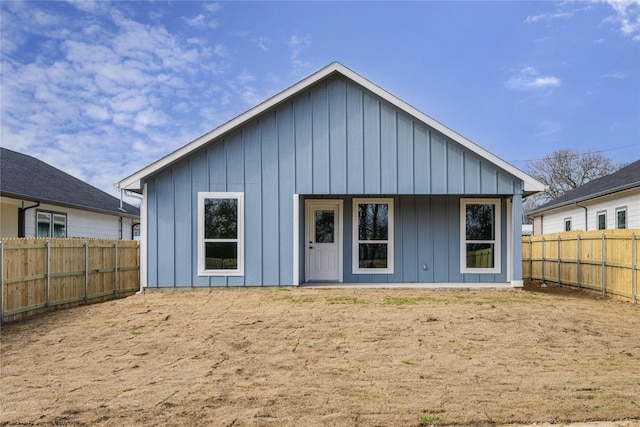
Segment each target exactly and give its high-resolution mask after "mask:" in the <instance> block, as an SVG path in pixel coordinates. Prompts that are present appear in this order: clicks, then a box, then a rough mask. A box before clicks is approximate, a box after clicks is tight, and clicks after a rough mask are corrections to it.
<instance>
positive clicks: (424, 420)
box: [418, 415, 445, 425]
mask: <svg viewBox="0 0 640 427" xmlns="http://www.w3.org/2000/svg"><path fill="white" fill-rule="evenodd" d="M418 421H419V422H420V424H421V425H423V424H424V425H442V424H444V422H445V421H444V418H442V417H439V416H437V415H420V417H418Z"/></svg>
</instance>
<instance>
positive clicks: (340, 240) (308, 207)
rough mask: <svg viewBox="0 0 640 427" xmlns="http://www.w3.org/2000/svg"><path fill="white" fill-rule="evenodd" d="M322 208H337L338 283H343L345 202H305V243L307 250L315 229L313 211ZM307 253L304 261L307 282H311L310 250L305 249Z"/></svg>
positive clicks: (330, 200) (337, 200)
mask: <svg viewBox="0 0 640 427" xmlns="http://www.w3.org/2000/svg"><path fill="white" fill-rule="evenodd" d="M321 206H327V207H334V206H337V210H338V212H337V216H338V218H337V221H338V224H337V225H338V226H337V227H336V228H337V229H336V230H335V239H336V240H337V242H336V243H337V244H338V283H342V282H343V280H344V274H343V273H344V268H343V264H344V226H343V217H344V215H343V214H342V212H344V201H343V200H341V199H307V200H306V201H305V210H304V218H305V228H304V229H305V231H304V236H303V237H304V239H305V240H304V243H305V248H308V246H309V245H307V244H306V243H307V239H309V236H310V233H312V231H311V228H312V227H313V220H312V218H311V212H312V211H313V209H314V208H317V207H321ZM304 253H305V260H304V265H305V274H304V277H305V281H306V282H309V280H310V278H309V277H310V274H309V250H308V249H305V251H304Z"/></svg>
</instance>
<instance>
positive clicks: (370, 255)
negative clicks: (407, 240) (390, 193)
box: [353, 199, 393, 274]
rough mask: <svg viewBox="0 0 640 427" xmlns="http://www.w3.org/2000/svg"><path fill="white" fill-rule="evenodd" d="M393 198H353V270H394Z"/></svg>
mask: <svg viewBox="0 0 640 427" xmlns="http://www.w3.org/2000/svg"><path fill="white" fill-rule="evenodd" d="M392 202H393V200H392V199H367V200H354V268H353V270H354V273H356V274H357V273H369V274H389V273H392V272H393V240H392V236H393V231H392V227H393V203H392Z"/></svg>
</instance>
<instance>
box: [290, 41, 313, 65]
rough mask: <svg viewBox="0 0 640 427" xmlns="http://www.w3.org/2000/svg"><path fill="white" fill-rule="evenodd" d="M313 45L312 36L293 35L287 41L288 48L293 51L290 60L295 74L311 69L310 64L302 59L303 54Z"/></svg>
mask: <svg viewBox="0 0 640 427" xmlns="http://www.w3.org/2000/svg"><path fill="white" fill-rule="evenodd" d="M310 45H311V36H310V35H309V34H306V35H304V36H299V35H295V34H294V35H292V36H291V37H289V40H287V46H288V47H289V49H291V53H290V56H289V57H290V59H291V66H292V68H293V71H294V74H300V73H301V72H303V71H305V70H306V69H307V68H308V67H309V63H308V62H305V61H303V60H302V59H301V56H302V52H303V51H304V50H305V49H306V48H307V47H309V46H310Z"/></svg>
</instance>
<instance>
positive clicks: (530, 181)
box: [117, 62, 545, 193]
mask: <svg viewBox="0 0 640 427" xmlns="http://www.w3.org/2000/svg"><path fill="white" fill-rule="evenodd" d="M334 73H338V74H342V75H343V76H345V77H346V78H348V79H350V80H352V81H354V82H355V83H357V84H359V85H360V86H362V87H364V88H365V89H367V90H369V91H371V92H372V93H373V94H375V95H377V96H379V97H381V98H382V99H384V100H385V101H388V102H390V103H391V104H393V105H394V106H396V107H397V108H399V109H401V110H403V111H405V112H406V113H407V114H410V115H412V116H414V117H415V118H416V119H418V120H419V121H421V122H423V123H424V124H426V125H427V126H430V127H432V128H434V129H435V130H436V131H438V132H440V133H442V134H443V135H444V136H445V137H446V138H449V139H452V140H453V141H455V142H457V143H459V144H460V145H462V146H463V147H465V148H467V149H468V150H470V151H472V152H474V153H475V154H477V155H479V156H480V157H482V158H484V159H486V160H488V161H490V162H491V163H493V164H494V165H496V166H497V167H498V168H501V169H503V170H505V171H506V172H508V173H510V174H512V175H514V176H515V177H517V178H519V179H521V180H522V181H523V182H524V191H525V193H528V192H534V193H535V192H538V191H543V190H544V188H545V187H544V184H542V183H541V182H539V181H537V180H535V179H534V178H532V177H531V176H529V175H528V174H526V173H524V172H522V171H521V170H519V169H518V168H516V167H514V166H512V165H511V164H509V163H507V162H505V161H504V160H502V159H500V158H499V157H497V156H495V155H494V154H492V153H490V152H489V151H487V150H485V149H484V148H482V147H480V146H479V145H476V144H475V143H473V142H471V141H470V140H468V139H467V138H465V137H463V136H462V135H460V134H458V133H456V132H454V131H453V130H451V129H449V128H448V127H446V126H444V125H443V124H441V123H439V122H438V121H436V120H434V119H432V118H431V117H429V116H427V115H426V114H424V113H422V112H421V111H419V110H417V109H416V108H414V107H412V106H411V105H409V104H407V103H406V102H404V101H402V100H400V99H399V98H397V97H395V96H394V95H392V94H390V93H389V92H387V91H386V90H384V89H382V88H381V87H379V86H377V85H375V84H373V83H372V82H370V81H369V80H367V79H365V78H364V77H362V76H360V75H358V74H356V73H355V72H353V71H351V70H350V69H348V68H346V67H345V66H343V65H342V64H340V63H338V62H334V63H332V64H329V65H328V66H326V67H324V68H322V69H321V70H319V71H317V72H316V73H314V74H312V75H310V76H309V77H307V78H305V79H303V80H301V81H300V82H298V83H296V84H294V85H293V86H291V87H289V88H288V89H286V90H284V91H282V92H280V93H278V94H277V95H275V96H273V97H271V98H269V99H267V100H266V101H264V102H263V103H261V104H258V105H257V106H255V107H253V108H251V109H250V110H248V111H246V112H245V113H243V114H241V115H239V116H237V117H236V118H234V119H232V120H230V121H228V122H227V123H225V124H223V125H221V126H219V127H218V128H216V129H214V130H212V131H210V132H208V133H206V134H204V135H202V136H201V137H199V138H197V139H195V140H194V141H192V142H190V143H188V144H186V145H184V146H182V147H181V148H179V149H177V150H176V151H174V152H172V153H170V154H168V155H166V156H164V157H162V158H161V159H159V160H157V161H156V162H154V163H151V164H150V165H148V166H147V167H145V168H143V169H141V170H139V171H138V172H135V173H134V174H132V175H130V176H128V177H127V178H125V179H123V180H121V181H120V182H118V184H117V187H118V188H120V189H126V190H139V189H140V186H141V185H142V182H144V179H145V178H146V177H148V176H149V175H151V174H153V173H155V172H157V171H158V170H160V169H162V168H165V167H166V166H168V165H170V164H172V163H174V162H176V161H178V160H180V159H182V158H184V157H186V156H187V155H189V154H190V153H192V152H193V151H195V150H197V149H198V148H200V147H202V146H203V145H205V144H207V143H209V142H211V141H212V140H214V139H216V138H218V137H220V136H221V135H224V134H226V133H228V132H230V131H232V130H233V129H235V128H237V127H239V126H241V125H243V124H244V123H246V122H248V121H250V120H251V119H253V118H254V117H256V116H258V115H260V114H262V113H263V112H265V111H266V110H268V109H270V108H272V107H274V106H276V105H277V104H279V103H281V102H283V101H284V100H286V99H287V98H290V97H292V96H294V95H296V94H297V93H299V92H301V91H303V90H305V89H306V88H308V87H310V86H312V85H313V84H315V83H317V82H318V81H320V80H322V79H324V78H325V77H327V76H329V75H331V74H334Z"/></svg>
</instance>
